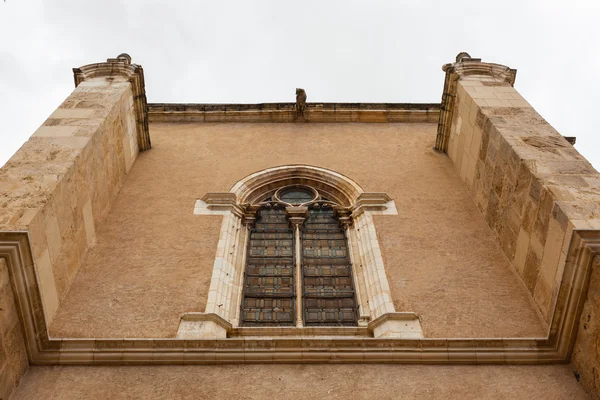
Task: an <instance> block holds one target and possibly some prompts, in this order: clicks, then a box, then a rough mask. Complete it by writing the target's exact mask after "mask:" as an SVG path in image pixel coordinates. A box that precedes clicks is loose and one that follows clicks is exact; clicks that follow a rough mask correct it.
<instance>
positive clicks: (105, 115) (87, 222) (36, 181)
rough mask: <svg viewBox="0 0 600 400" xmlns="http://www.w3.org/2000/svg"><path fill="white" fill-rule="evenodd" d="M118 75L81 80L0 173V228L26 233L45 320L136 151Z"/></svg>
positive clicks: (127, 98)
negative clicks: (33, 261)
mask: <svg viewBox="0 0 600 400" xmlns="http://www.w3.org/2000/svg"><path fill="white" fill-rule="evenodd" d="M136 140H137V139H136V124H135V117H134V113H133V95H132V91H131V88H130V83H129V82H128V81H127V80H126V79H125V78H121V77H116V78H114V77H110V78H109V79H107V78H104V77H99V78H94V79H90V80H89V81H85V82H82V83H81V84H80V85H79V86H78V87H77V88H76V89H75V90H74V91H73V93H72V94H71V95H70V96H69V97H68V98H67V99H66V100H65V101H64V102H63V104H62V105H61V106H60V107H59V108H58V109H57V110H56V111H55V112H54V113H53V114H52V115H51V116H50V118H48V119H47V120H46V121H45V122H44V124H43V125H42V126H41V127H40V128H39V129H38V130H37V131H36V132H35V133H34V134H33V135H32V136H31V138H30V139H29V140H28V141H27V142H26V143H25V144H24V145H23V146H22V147H21V149H19V151H17V153H16V154H15V155H14V156H13V157H12V158H11V159H10V160H9V161H8V162H7V163H6V165H5V166H4V167H3V168H2V169H1V170H0V231H19V230H21V231H23V230H26V231H27V232H28V234H29V239H30V242H31V247H32V253H33V257H34V260H35V265H36V271H37V274H38V279H39V282H40V286H41V292H42V299H43V302H44V311H45V315H46V321H47V323H48V324H50V323H51V322H52V319H53V317H54V314H55V312H56V310H57V308H58V305H59V303H60V301H61V299H63V298H64V296H65V295H66V293H67V292H68V290H69V287H70V284H71V282H72V281H73V278H74V277H75V274H76V273H77V271H78V269H79V266H80V265H81V262H82V260H83V259H84V257H85V256H86V253H87V250H88V249H89V248H90V247H91V246H93V245H94V243H95V240H96V239H95V229H96V228H95V227H96V226H98V224H99V223H100V222H101V221H102V220H103V218H104V217H105V216H106V215H107V213H108V211H109V209H110V206H111V202H112V200H113V199H114V197H115V196H116V194H117V192H118V191H119V189H120V187H121V185H122V184H123V180H124V178H125V175H126V174H127V172H128V171H129V169H130V168H131V165H132V164H133V161H134V159H135V157H136V155H137V152H138V146H137V143H136Z"/></svg>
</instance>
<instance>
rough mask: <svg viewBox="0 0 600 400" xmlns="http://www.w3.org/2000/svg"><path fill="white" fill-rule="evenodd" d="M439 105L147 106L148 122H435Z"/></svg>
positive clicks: (268, 104)
mask: <svg viewBox="0 0 600 400" xmlns="http://www.w3.org/2000/svg"><path fill="white" fill-rule="evenodd" d="M439 111H440V108H439V104H408V103H307V104H306V109H305V111H304V115H303V117H302V116H297V115H296V105H295V103H263V104H149V105H148V115H149V119H150V122H437V120H438V115H439Z"/></svg>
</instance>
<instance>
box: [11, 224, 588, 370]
mask: <svg viewBox="0 0 600 400" xmlns="http://www.w3.org/2000/svg"><path fill="white" fill-rule="evenodd" d="M599 254H600V231H598V230H574V231H573V236H572V239H571V244H570V247H569V257H568V260H567V263H566V266H565V271H564V273H563V279H562V282H561V290H560V295H559V298H558V302H557V305H556V311H555V313H554V318H553V321H552V324H551V328H550V332H549V335H548V337H546V338H515V339H498V338H473V339H445V338H440V339H398V338H384V339H372V338H369V339H366V340H365V339H364V338H360V337H352V338H350V337H348V338H344V337H341V338H338V337H323V336H322V337H310V338H309V337H300V338H299V337H267V338H264V337H262V338H261V337H232V338H227V339H141V338H83V339H74V338H50V337H49V336H48V330H47V328H46V322H45V318H44V313H43V310H42V306H41V304H42V303H41V297H40V292H39V287H38V282H37V279H36V274H35V268H34V265H33V261H32V260H33V259H32V257H31V249H30V245H29V239H28V237H27V233H26V232H4V233H0V257H2V258H4V259H5V260H6V264H7V266H8V270H9V274H10V279H11V283H12V285H13V288H14V292H15V297H16V303H17V307H18V312H19V316H20V319H21V323H22V327H23V331H24V335H25V339H26V346H27V353H28V356H29V360H30V362H31V363H32V364H44V365H53V364H67V365H74V364H89V365H106V364H110V365H120V364H223V363H232V362H235V363H259V362H273V363H289V362H300V363H310V362H321V363H322V362H345V363H357V362H386V363H422V364H432V363H435V364H546V363H562V362H566V361H568V360H569V358H570V355H571V352H572V348H573V343H574V339H575V334H576V330H577V321H578V315H579V312H580V311H581V307H582V305H583V302H584V300H585V296H586V292H587V285H588V283H589V274H590V267H591V262H592V259H593V257H594V256H596V255H599ZM351 329H360V328H351Z"/></svg>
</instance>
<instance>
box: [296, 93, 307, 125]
mask: <svg viewBox="0 0 600 400" xmlns="http://www.w3.org/2000/svg"><path fill="white" fill-rule="evenodd" d="M305 108H306V91H305V90H304V89H301V88H296V116H299V117H302V118H304V110H305Z"/></svg>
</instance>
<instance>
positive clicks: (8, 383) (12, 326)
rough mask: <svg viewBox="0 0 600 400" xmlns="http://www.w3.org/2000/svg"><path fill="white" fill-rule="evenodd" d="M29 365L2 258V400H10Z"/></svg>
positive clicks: (0, 316) (0, 300)
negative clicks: (9, 397)
mask: <svg viewBox="0 0 600 400" xmlns="http://www.w3.org/2000/svg"><path fill="white" fill-rule="evenodd" d="M28 364H29V362H28V361H27V352H26V349H25V340H24V338H23V332H22V330H21V324H20V322H19V316H18V313H17V307H16V304H15V297H14V293H13V290H12V286H11V283H10V277H9V274H8V268H7V266H6V262H5V261H4V259H2V258H0V399H8V396H9V395H10V393H11V392H12V391H13V389H14V388H15V387H17V385H18V384H19V380H20V379H21V376H23V374H24V373H25V371H26V370H27V367H28Z"/></svg>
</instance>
